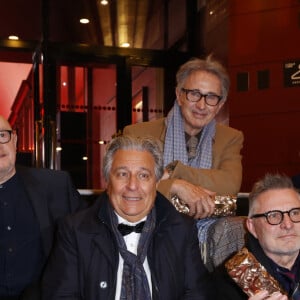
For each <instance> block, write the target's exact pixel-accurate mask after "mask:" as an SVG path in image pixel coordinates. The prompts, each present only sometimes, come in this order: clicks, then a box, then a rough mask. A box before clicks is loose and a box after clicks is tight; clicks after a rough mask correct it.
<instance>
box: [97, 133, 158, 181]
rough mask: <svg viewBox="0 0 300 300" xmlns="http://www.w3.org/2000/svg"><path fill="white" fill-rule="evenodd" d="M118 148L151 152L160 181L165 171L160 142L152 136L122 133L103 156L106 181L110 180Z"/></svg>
mask: <svg viewBox="0 0 300 300" xmlns="http://www.w3.org/2000/svg"><path fill="white" fill-rule="evenodd" d="M118 150H134V151H147V152H149V153H150V154H151V155H152V156H153V158H154V162H155V167H154V172H155V177H156V180H157V181H158V180H159V179H160V178H161V177H162V175H163V172H164V168H163V155H162V147H161V145H160V144H159V142H158V141H157V140H156V139H154V138H152V137H132V136H128V135H121V136H118V137H116V138H114V139H113V140H112V141H111V142H110V143H109V145H108V146H107V149H106V153H105V155H104V158H103V169H102V171H103V175H104V178H105V180H106V181H108V180H109V174H110V171H111V167H112V163H113V159H114V155H115V153H116V152H117V151H118Z"/></svg>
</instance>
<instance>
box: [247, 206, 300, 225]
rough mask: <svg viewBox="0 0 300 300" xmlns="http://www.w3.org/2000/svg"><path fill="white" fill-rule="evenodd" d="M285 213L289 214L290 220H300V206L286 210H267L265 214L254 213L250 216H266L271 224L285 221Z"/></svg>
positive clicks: (294, 221)
mask: <svg viewBox="0 0 300 300" xmlns="http://www.w3.org/2000/svg"><path fill="white" fill-rule="evenodd" d="M284 214H288V216H289V218H290V220H291V221H292V222H293V223H299V222H300V207H296V208H292V209H290V210H286V211H281V210H271V211H268V212H265V213H263V214H255V215H252V216H251V217H250V218H251V219H252V218H260V217H265V218H266V220H267V222H268V223H269V224H270V225H279V224H281V223H282V221H283V217H284Z"/></svg>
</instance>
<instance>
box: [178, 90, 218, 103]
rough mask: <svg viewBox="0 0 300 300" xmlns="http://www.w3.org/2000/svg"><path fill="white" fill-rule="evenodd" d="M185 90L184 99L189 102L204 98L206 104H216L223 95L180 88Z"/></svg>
mask: <svg viewBox="0 0 300 300" xmlns="http://www.w3.org/2000/svg"><path fill="white" fill-rule="evenodd" d="M181 90H182V91H183V92H185V96H186V99H187V100H188V101H190V102H198V101H200V100H201V99H202V97H203V98H204V101H205V103H206V104H207V105H210V106H216V105H217V104H218V103H219V102H220V101H221V100H222V98H223V96H219V95H216V94H214V93H207V94H202V93H201V92H200V91H199V90H188V89H185V88H181Z"/></svg>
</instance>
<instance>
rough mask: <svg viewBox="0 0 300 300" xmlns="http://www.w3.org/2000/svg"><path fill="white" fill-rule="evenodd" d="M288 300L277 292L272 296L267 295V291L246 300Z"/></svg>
mask: <svg viewBox="0 0 300 300" xmlns="http://www.w3.org/2000/svg"><path fill="white" fill-rule="evenodd" d="M264 299H268V300H288V297H287V296H286V295H283V294H281V293H279V292H276V293H273V294H272V295H269V293H268V292H267V291H260V292H258V293H257V294H255V295H254V296H252V297H250V298H249V299H248V300H264Z"/></svg>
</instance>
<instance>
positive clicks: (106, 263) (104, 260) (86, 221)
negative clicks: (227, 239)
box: [43, 193, 214, 300]
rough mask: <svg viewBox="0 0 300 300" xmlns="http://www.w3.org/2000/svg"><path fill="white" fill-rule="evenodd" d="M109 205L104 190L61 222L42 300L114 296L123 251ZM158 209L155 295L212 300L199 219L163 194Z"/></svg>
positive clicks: (151, 253) (152, 249)
mask: <svg viewBox="0 0 300 300" xmlns="http://www.w3.org/2000/svg"><path fill="white" fill-rule="evenodd" d="M108 205H110V204H109V200H108V196H107V194H106V193H103V194H102V195H101V196H100V198H99V199H98V200H97V201H96V203H95V204H94V205H93V206H92V207H90V208H88V209H87V210H84V211H81V212H79V213H78V214H75V215H74V216H69V217H67V218H66V219H65V221H64V222H63V223H62V224H60V226H59V231H58V240H57V243H56V246H55V248H54V252H53V253H52V255H51V257H50V261H49V264H48V266H47V268H46V272H45V276H44V278H43V300H50V299H64V300H71V299H72V300H75V299H77V300H79V299H81V300H83V299H84V300H94V299H95V300H96V299H97V300H101V299H103V300H110V299H111V300H114V299H115V287H116V278H117V269H118V263H119V252H118V248H117V243H116V239H115V237H114V235H113V232H112V230H111V228H110V226H109V225H108V224H109V222H108V213H107V207H108ZM155 207H156V226H155V229H154V233H153V238H152V241H151V242H150V245H149V249H148V254H147V259H148V262H149V267H150V270H151V277H152V293H153V299H163V300H176V299H195V300H196V299H197V300H201V299H214V297H213V296H212V295H211V296H209V293H210V292H212V291H211V289H210V280H209V277H208V276H209V275H208V272H207V270H206V269H205V267H204V265H203V263H202V261H201V258H200V252H199V246H198V239H197V234H196V226H195V222H194V221H193V220H192V219H190V218H188V217H186V216H183V215H181V214H179V213H178V212H177V211H176V210H175V209H174V207H173V206H172V205H171V204H170V203H169V201H168V200H167V199H166V198H164V197H163V196H162V195H161V194H159V193H158V195H157V197H156V202H155ZM100 282H102V283H105V284H102V285H101V284H99V283H100ZM103 286H104V287H103Z"/></svg>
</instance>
